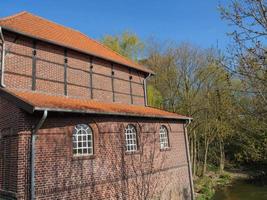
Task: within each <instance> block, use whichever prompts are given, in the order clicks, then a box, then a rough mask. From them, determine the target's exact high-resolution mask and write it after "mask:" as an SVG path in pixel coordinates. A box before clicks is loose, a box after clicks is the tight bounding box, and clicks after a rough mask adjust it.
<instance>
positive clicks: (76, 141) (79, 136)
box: [72, 124, 94, 156]
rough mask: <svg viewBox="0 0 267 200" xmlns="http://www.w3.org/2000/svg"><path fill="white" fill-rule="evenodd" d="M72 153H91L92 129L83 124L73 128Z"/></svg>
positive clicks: (83, 154)
mask: <svg viewBox="0 0 267 200" xmlns="http://www.w3.org/2000/svg"><path fill="white" fill-rule="evenodd" d="M72 141H73V154H74V155H76V156H85V155H93V153H94V152H93V151H94V147H93V146H94V145H93V131H92V129H91V128H90V127H89V126H87V125H85V124H79V125H77V126H75V127H74V130H73V140H72Z"/></svg>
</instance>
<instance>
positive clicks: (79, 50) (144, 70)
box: [0, 25, 155, 75]
mask: <svg viewBox="0 0 267 200" xmlns="http://www.w3.org/2000/svg"><path fill="white" fill-rule="evenodd" d="M0 27H2V28H3V29H5V30H7V31H11V32H15V33H18V34H20V35H23V36H26V37H30V38H34V39H37V40H40V41H43V42H48V43H50V44H54V45H57V46H61V47H65V48H68V49H72V50H75V51H78V52H80V53H84V54H87V55H88V54H89V55H90V56H93V57H98V58H102V59H104V60H108V61H111V62H115V63H117V64H120V65H123V66H127V67H129V68H133V69H136V70H138V71H142V72H146V73H148V74H153V75H155V72H154V71H152V70H150V69H139V68H138V67H134V66H130V65H126V64H124V63H122V62H118V61H115V60H112V59H108V58H106V57H103V56H101V55H97V54H95V53H92V52H89V51H88V52H87V51H83V50H81V49H78V48H74V47H72V46H68V45H65V44H63V43H60V42H55V41H52V40H48V39H44V38H42V37H37V36H35V35H31V34H28V33H25V32H23V31H19V30H17V29H14V28H10V27H7V26H3V25H2V26H1V25H0Z"/></svg>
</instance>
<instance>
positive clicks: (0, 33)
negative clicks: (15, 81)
mask: <svg viewBox="0 0 267 200" xmlns="http://www.w3.org/2000/svg"><path fill="white" fill-rule="evenodd" d="M0 37H1V40H2V58H1V80H0V86H1V87H3V88H4V87H6V86H5V83H4V72H5V50H6V45H5V38H4V35H3V29H2V27H1V26H0Z"/></svg>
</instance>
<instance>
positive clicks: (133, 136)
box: [125, 124, 138, 153]
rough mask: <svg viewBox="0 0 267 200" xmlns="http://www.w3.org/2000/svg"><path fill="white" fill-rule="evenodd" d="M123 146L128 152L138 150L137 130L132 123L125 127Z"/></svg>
mask: <svg viewBox="0 0 267 200" xmlns="http://www.w3.org/2000/svg"><path fill="white" fill-rule="evenodd" d="M125 147H126V152H128V153H132V152H136V151H137V150H138V141H137V131H136V128H135V126H134V125H132V124H128V125H127V126H126V128H125Z"/></svg>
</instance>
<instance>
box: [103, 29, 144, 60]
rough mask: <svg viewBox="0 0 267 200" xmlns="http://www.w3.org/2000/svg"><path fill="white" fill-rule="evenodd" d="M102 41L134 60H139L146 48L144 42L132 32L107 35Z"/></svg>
mask: <svg viewBox="0 0 267 200" xmlns="http://www.w3.org/2000/svg"><path fill="white" fill-rule="evenodd" d="M101 42H102V43H103V44H104V45H105V46H107V47H109V48H110V49H112V50H114V51H115V52H117V53H119V54H121V55H122V56H125V57H127V58H130V59H133V60H137V59H138V58H139V56H140V54H141V52H142V51H143V49H144V44H143V42H141V40H140V39H139V38H138V37H137V36H136V35H135V34H134V33H131V32H123V33H122V34H120V35H113V36H112V35H105V36H104V37H103V38H102V39H101Z"/></svg>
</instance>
